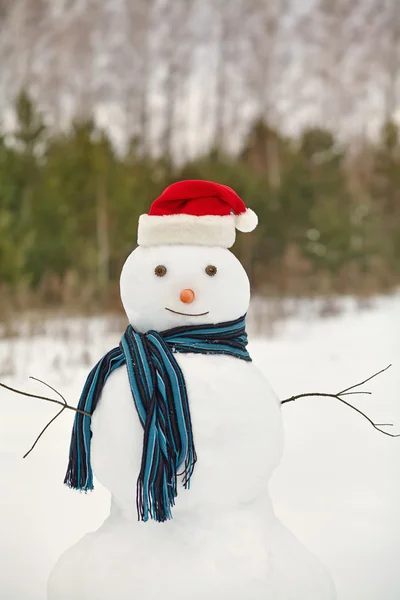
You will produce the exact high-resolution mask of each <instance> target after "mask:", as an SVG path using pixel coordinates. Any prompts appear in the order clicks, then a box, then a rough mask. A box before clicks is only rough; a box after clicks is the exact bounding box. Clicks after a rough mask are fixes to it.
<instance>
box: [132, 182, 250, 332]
mask: <svg viewBox="0 0 400 600" xmlns="http://www.w3.org/2000/svg"><path fill="white" fill-rule="evenodd" d="M256 225H257V217H256V215H255V214H254V213H253V211H251V210H250V209H246V207H245V205H244V203H243V201H242V200H241V199H240V198H239V196H237V194H236V193H235V192H234V191H233V190H232V189H231V188H228V187H227V186H224V185H220V184H216V183H212V182H209V181H181V182H178V183H175V184H173V185H171V186H169V187H168V188H167V189H166V190H165V191H164V192H163V194H162V195H161V196H160V197H159V198H158V199H157V200H156V201H155V202H154V203H153V204H152V206H151V209H150V211H149V214H148V215H142V216H141V217H140V219H139V230H138V244H139V247H138V248H136V250H134V251H133V252H132V254H131V255H130V256H129V257H128V259H127V261H126V263H125V265H124V267H123V270H122V274H121V298H122V303H123V305H124V308H125V312H126V314H127V316H128V319H129V322H130V323H131V324H132V325H133V327H134V328H135V329H136V330H137V331H141V332H145V331H148V330H149V329H155V330H156V331H163V330H165V329H169V328H171V327H178V326H182V325H200V324H207V323H221V322H224V321H231V320H234V319H237V318H239V317H241V316H243V315H244V314H245V313H246V312H247V309H248V306H249V300H250V286H249V281H248V278H247V275H246V272H245V270H244V269H243V267H242V265H241V263H240V262H239V261H238V260H237V258H235V256H234V255H233V254H232V253H231V252H230V251H229V250H228V248H229V247H230V246H232V244H233V243H234V241H235V228H236V229H239V230H241V231H251V230H252V229H254V227H255V226H256Z"/></svg>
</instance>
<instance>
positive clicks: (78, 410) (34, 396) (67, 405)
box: [0, 377, 92, 458]
mask: <svg viewBox="0 0 400 600" xmlns="http://www.w3.org/2000/svg"><path fill="white" fill-rule="evenodd" d="M30 379H34V380H35V381H39V383H42V384H43V385H45V386H46V387H48V388H50V389H51V390H53V392H55V393H56V394H58V395H59V396H60V398H61V399H62V400H63V401H62V402H60V401H59V400H55V399H54V398H47V396H38V395H36V394H29V393H28V392H23V391H22V390H17V389H15V388H12V387H10V386H9V385H6V384H5V383H0V386H1V387H3V388H5V389H6V390H10V392H15V393H16V394H21V395H22V396H28V398H38V399H39V400H46V401H47V402H54V404H60V405H61V406H62V408H61V410H59V411H58V413H57V414H56V415H55V416H54V417H53V418H52V419H50V421H49V422H48V423H47V425H45V427H43V429H42V431H41V432H40V433H39V435H38V436H37V438H36V440H35V441H34V443H33V444H32V446H31V448H30V449H29V450H28V452H26V453H25V454H24V456H23V457H22V458H26V457H27V456H28V454H30V453H31V452H32V450H33V449H34V447H35V446H36V444H37V443H38V441H39V440H40V438H41V437H42V435H43V434H44V432H45V431H46V429H47V428H48V427H49V426H50V425H51V424H52V423H53V422H54V421H55V420H56V419H57V417H59V416H60V415H61V413H63V412H64V410H65V409H66V408H69V410H73V411H75V412H77V413H80V414H82V415H85V416H86V417H91V416H92V415H91V413H88V412H85V411H84V410H80V409H79V408H75V406H71V405H70V404H68V403H67V401H66V399H65V398H64V396H63V395H62V394H60V392H59V391H58V390H56V389H55V388H53V387H52V386H51V385H49V384H48V383H46V382H45V381H42V380H41V379H38V378H37V377H30Z"/></svg>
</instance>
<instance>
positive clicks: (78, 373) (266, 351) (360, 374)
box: [0, 294, 400, 600]
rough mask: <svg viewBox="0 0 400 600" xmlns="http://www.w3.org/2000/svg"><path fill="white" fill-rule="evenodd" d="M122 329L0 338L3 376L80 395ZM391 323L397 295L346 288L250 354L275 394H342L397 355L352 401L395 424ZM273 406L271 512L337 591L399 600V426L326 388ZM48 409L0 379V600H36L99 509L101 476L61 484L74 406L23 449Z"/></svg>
mask: <svg viewBox="0 0 400 600" xmlns="http://www.w3.org/2000/svg"><path fill="white" fill-rule="evenodd" d="M117 328H118V327H117V326H116V324H115V323H114V324H110V322H109V321H107V320H106V319H103V320H101V319H92V320H87V321H83V320H74V321H69V322H68V323H65V322H62V321H55V322H54V321H53V322H49V323H48V324H47V325H46V326H45V327H43V328H41V329H40V330H39V331H37V332H36V333H35V334H34V335H31V336H29V337H27V338H22V339H21V338H12V339H11V340H3V341H0V381H2V382H4V383H7V384H9V385H12V386H15V387H20V388H23V389H25V390H27V389H29V390H30V391H32V392H37V393H39V394H43V395H51V392H50V391H49V390H46V388H44V387H43V386H42V385H40V384H39V383H35V382H33V381H29V380H28V376H29V375H34V376H35V377H38V378H42V379H44V380H45V381H47V382H48V383H50V384H51V385H53V386H54V387H56V388H57V389H58V390H60V391H61V392H62V393H63V394H64V395H65V396H66V398H67V400H68V401H69V402H70V403H76V402H77V399H78V397H79V392H80V390H81V387H82V385H83V383H84V380H85V376H86V374H87V372H88V370H89V367H90V366H91V365H92V364H94V362H95V361H97V360H98V358H100V356H101V355H102V354H103V353H104V352H106V351H107V350H108V349H109V348H110V347H111V346H112V345H114V344H116V343H117V342H118V337H119V336H118V332H117ZM253 329H256V330H257V329H258V327H257V326H254V325H253ZM399 332H400V295H399V294H397V295H394V296H391V297H388V298H381V299H377V300H375V301H374V302H372V303H371V305H370V306H369V307H368V308H364V309H362V310H360V309H359V308H357V305H356V303H355V302H353V301H351V300H346V301H344V302H343V312H342V313H341V314H340V315H336V316H331V317H325V318H318V317H316V316H315V311H314V312H313V311H309V310H308V309H307V308H306V309H304V307H303V310H302V311H300V313H299V314H298V315H297V316H291V317H289V318H287V319H286V320H285V321H282V322H278V323H277V324H276V326H275V327H274V328H273V332H272V331H271V330H270V329H268V332H267V333H266V334H265V337H260V336H259V335H258V336H257V335H254V333H253V335H252V336H251V339H252V342H251V344H250V352H251V354H252V356H253V360H254V361H255V362H256V364H258V365H259V366H260V367H261V368H262V370H263V371H264V372H265V374H266V375H267V377H268V379H269V380H270V382H271V384H272V386H273V387H274V388H275V390H276V392H277V393H278V395H279V396H280V397H281V398H282V399H283V398H286V397H288V396H291V395H292V394H298V393H302V392H310V391H326V392H337V391H339V390H340V389H343V388H344V387H347V386H349V385H352V384H354V383H357V382H359V381H361V380H363V379H365V378H366V377H368V376H369V375H371V374H372V373H374V372H375V371H378V370H379V369H381V368H383V367H385V366H386V365H388V364H389V363H393V367H392V368H391V369H389V371H387V372H386V373H384V374H382V375H381V376H379V377H378V378H377V379H375V380H374V381H372V382H371V383H369V384H367V386H366V388H365V389H368V390H371V391H372V392H373V395H372V396H360V397H358V398H357V397H356V396H350V398H349V399H352V400H353V401H354V403H355V404H357V406H359V407H360V408H362V409H363V410H365V411H366V412H367V414H368V415H369V416H370V417H371V418H373V419H375V420H376V421H378V422H387V421H392V422H394V423H395V428H393V429H394V430H397V431H398V432H400V391H399V390H400V370H399V365H400V335H399ZM282 410H283V415H284V425H285V436H286V440H285V454H284V458H283V461H282V463H281V465H280V467H279V468H278V469H277V471H276V472H275V474H274V477H273V480H272V483H271V494H272V498H273V501H274V505H275V509H276V512H277V514H278V516H279V517H280V519H281V520H282V521H283V522H284V523H285V524H286V525H287V526H288V527H289V528H290V529H291V530H292V531H293V532H294V533H295V534H296V535H297V537H298V538H299V539H300V540H301V541H302V542H303V543H304V544H305V545H306V546H307V547H308V548H309V549H310V550H312V551H313V552H314V554H316V555H317V556H318V557H319V558H320V560H321V561H322V562H323V563H324V564H325V565H326V566H327V567H328V569H329V571H330V572H331V575H332V577H333V579H334V580H335V583H336V587H337V590H338V598H339V600H381V599H382V600H398V599H399V598H400V568H399V565H400V483H399V473H400V470H399V465H400V438H399V439H392V438H389V437H386V436H383V435H382V434H380V433H378V432H377V431H375V430H374V429H373V428H372V427H371V426H370V425H369V424H368V423H367V422H366V421H365V420H363V419H362V418H361V417H360V416H358V415H357V414H355V413H354V412H353V411H351V410H350V409H348V408H346V407H345V406H343V405H341V404H340V403H339V402H338V401H336V400H334V399H329V398H305V399H300V400H298V401H297V402H296V403H291V404H287V405H285V406H284V407H283V408H282ZM56 412H57V407H55V406H54V405H51V404H50V403H45V402H42V401H39V400H36V399H30V398H25V397H22V396H16V395H14V394H11V393H9V392H7V391H5V390H3V389H0V480H1V485H2V492H1V496H0V599H1V600H44V599H45V587H46V580H47V577H48V574H49V572H50V570H51V568H52V566H53V564H54V563H55V561H56V560H57V558H58V557H59V555H60V554H61V553H62V552H63V551H64V550H65V549H66V548H67V547H69V546H70V545H71V544H73V543H75V542H76V541H77V540H78V539H79V538H81V537H82V536H83V535H84V534H85V533H86V532H88V531H91V530H94V529H96V528H97V527H99V525H100V524H101V523H102V522H103V520H104V518H105V517H106V516H107V514H108V509H109V503H110V498H109V494H108V492H107V491H106V490H105V489H104V488H101V486H100V485H97V486H96V490H95V492H94V493H92V494H88V495H84V494H79V493H74V492H72V491H70V490H69V489H67V488H66V487H65V486H64V485H63V484H62V481H63V477H64V472H65V468H66V462H67V455H68V448H69V438H70V430H71V425H72V420H73V414H72V413H71V412H69V411H66V412H65V413H64V414H63V415H62V416H61V417H60V418H59V419H58V421H56V423H55V424H53V425H52V426H51V428H50V429H49V431H48V432H46V433H45V435H44V437H43V438H42V440H41V441H40V442H39V444H38V446H37V448H36V449H35V450H34V452H33V453H32V454H31V455H30V456H29V457H28V458H26V459H25V460H22V455H23V454H24V453H25V452H26V451H27V450H28V449H29V447H30V445H31V443H32V442H33V440H34V439H35V437H36V435H37V434H38V433H39V431H40V429H41V428H42V427H43V425H44V424H45V423H46V422H47V421H48V420H49V419H50V418H51V417H52V416H53V415H54V414H55V413H56ZM396 425H397V427H396ZM188 598H190V597H189V596H188ZM71 600H73V599H71ZM243 600H245V599H243ZM268 600H273V598H271V599H268ZM309 600H318V598H315V599H314V598H310V599H309Z"/></svg>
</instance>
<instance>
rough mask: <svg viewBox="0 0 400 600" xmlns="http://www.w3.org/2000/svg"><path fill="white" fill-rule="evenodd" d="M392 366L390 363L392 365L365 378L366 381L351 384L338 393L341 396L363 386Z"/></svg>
mask: <svg viewBox="0 0 400 600" xmlns="http://www.w3.org/2000/svg"><path fill="white" fill-rule="evenodd" d="M391 366H392V363H390V365H388V366H387V367H385V368H384V369H381V370H380V371H378V372H377V373H374V374H373V375H371V377H368V378H367V379H364V381H361V382H360V383H356V384H355V385H351V386H350V387H348V388H346V389H345V390H342V391H341V392H338V394H337V395H338V396H341V395H342V394H344V393H345V392H348V391H349V390H354V389H355V388H357V387H361V386H362V385H364V383H367V382H368V381H371V379H374V377H378V375H380V374H381V373H384V372H385V371H387V370H388V369H390V367H391ZM370 393H371V392H370Z"/></svg>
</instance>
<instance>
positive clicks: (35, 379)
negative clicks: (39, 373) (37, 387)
mask: <svg viewBox="0 0 400 600" xmlns="http://www.w3.org/2000/svg"><path fill="white" fill-rule="evenodd" d="M29 379H33V380H34V381H38V382H39V383H43V385H45V386H46V387H48V388H49V389H50V390H53V392H55V393H56V394H57V395H58V396H60V398H61V400H63V401H64V404H65V406H67V401H66V399H65V398H64V396H63V395H62V394H61V393H60V392H59V391H58V390H56V389H55V388H53V387H52V386H51V385H50V384H49V383H46V382H45V381H42V380H41V379H38V378H37V377H33V376H32V375H31V376H30V377H29Z"/></svg>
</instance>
